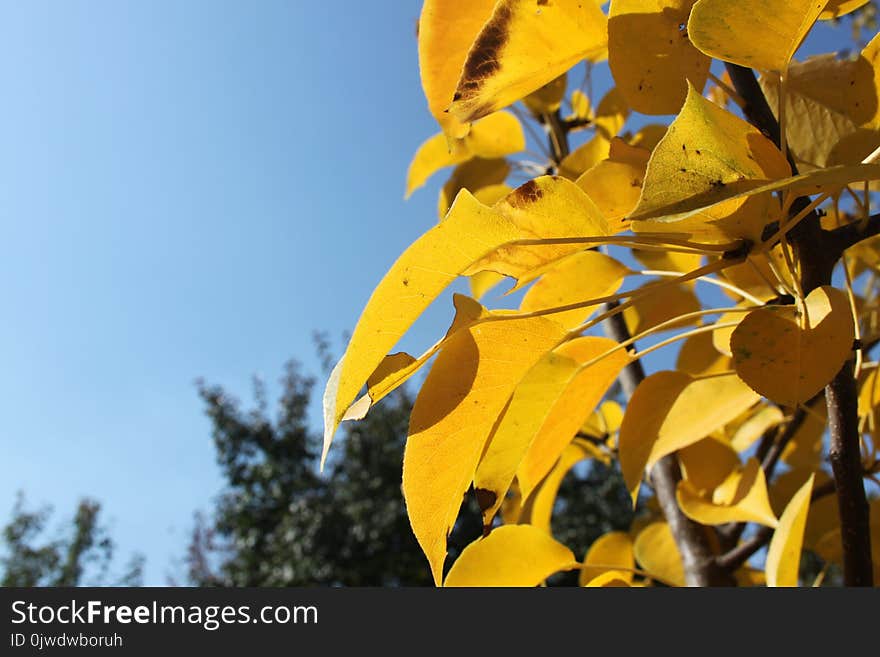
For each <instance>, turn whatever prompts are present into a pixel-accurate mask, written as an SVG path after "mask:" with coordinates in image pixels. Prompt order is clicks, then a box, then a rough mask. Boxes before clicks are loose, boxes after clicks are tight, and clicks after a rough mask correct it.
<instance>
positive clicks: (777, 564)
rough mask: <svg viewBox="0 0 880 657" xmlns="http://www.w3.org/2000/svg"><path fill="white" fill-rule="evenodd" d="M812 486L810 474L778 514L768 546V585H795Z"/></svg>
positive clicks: (766, 570)
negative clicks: (779, 515)
mask: <svg viewBox="0 0 880 657" xmlns="http://www.w3.org/2000/svg"><path fill="white" fill-rule="evenodd" d="M812 490H813V477H812V476H811V477H810V478H809V479H808V480H807V483H805V484H804V485H803V486H802V487H801V488H800V490H798V492H797V493H795V494H794V496H793V497H792V498H791V501H790V502H789V503H788V506H786V507H785V511H783V513H782V516H781V517H780V518H779V526H778V527H777V528H776V531H775V532H773V539H772V540H771V541H770V547H769V548H768V549H767V563H766V565H765V567H764V572H766V574H767V586H774V587H775V586H797V584H798V571H799V568H800V563H801V549H802V546H803V540H804V529H805V527H806V524H807V512H808V511H809V509H810V493H811V492H812Z"/></svg>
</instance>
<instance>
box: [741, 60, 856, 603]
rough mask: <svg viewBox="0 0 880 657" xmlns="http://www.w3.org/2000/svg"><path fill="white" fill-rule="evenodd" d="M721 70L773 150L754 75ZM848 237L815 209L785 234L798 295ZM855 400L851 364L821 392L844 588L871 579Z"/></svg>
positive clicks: (774, 132) (824, 281) (827, 267)
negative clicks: (828, 226)
mask: <svg viewBox="0 0 880 657" xmlns="http://www.w3.org/2000/svg"><path fill="white" fill-rule="evenodd" d="M727 70H728V72H729V74H730V78H731V81H732V82H733V85H734V88H735V89H736V92H737V93H738V94H739V95H740V96H742V97H743V99H745V101H746V107H745V110H744V113H745V115H746V117H747V118H748V119H749V120H750V121H751V122H752V123H753V124H754V125H755V126H756V127H757V128H758V129H759V130H761V131H762V132H763V133H764V134H766V135H767V136H769V137H770V138H771V139H773V140H774V141H775V142H776V144H777V146H778V145H779V124H778V123H777V121H776V118H775V116H773V112H772V110H771V109H770V106H769V104H768V103H767V98H766V97H765V96H764V93H763V91H762V90H761V86H760V85H759V84H758V81H757V79H756V78H755V74H754V72H753V71H752V70H751V69H748V68H743V67H741V66H736V65H733V64H728V65H727ZM789 161H790V163H791V165H792V173H797V166H796V165H795V163H794V161H793V160H792V159H791V158H790V159H789ZM809 202H810V201H809V198H808V197H799V198H797V199H795V201H794V203H793V204H792V212H795V213H796V212H800V211H801V210H803V209H804V208H805V207H806V206H807V205H808V204H809ZM848 235H849V232H848V231H847V232H845V233H839V234H838V236H839V240H838V242H835V241H834V240H833V239H829V238H831V236H832V232H831V231H826V230H823V229H822V226H821V223H820V221H819V215H818V214H817V213H816V212H815V211H813V212H811V213H809V214H808V215H807V216H806V217H805V218H804V220H803V221H801V223H799V224H798V225H797V226H795V228H794V229H792V230H791V232H789V240H790V241H791V244H792V246H793V247H794V251H795V253H796V255H797V259H798V262H799V264H800V272H801V288H802V289H803V292H804V294H809V293H810V292H812V291H813V290H814V289H816V288H817V287H819V286H822V285H830V284H831V274H832V271H833V270H834V265H835V264H836V263H837V261H838V260H839V259H840V256H841V254H842V253H843V248H842V245H843V244H845V243H846V242H847V241H848V239H855V238H854V237H847V236H848ZM861 239H864V238H863V237H862V238H861ZM847 373H848V375H847ZM856 396H857V391H856V382H855V379H854V377H853V376H852V365H851V364H849V363H848V364H846V365H844V367H843V369H842V370H841V371H840V372H839V373H838V374H837V376H835V378H834V379H833V380H832V381H831V383H829V384H828V386H826V388H825V402H826V405H827V408H828V422H829V425H830V426H831V427H833V429H832V439H831V442H832V449H833V450H835V454H836V456H835V460H837V466H835V464H834V460H832V471H833V474H834V481H835V486H836V488H837V490H838V500H839V505H840V508H841V516H840V522H841V534H842V536H843V537H844V538H843V560H844V583H845V584H846V585H847V586H862V585H864V584H865V583H866V582H867V583H868V584H870V583H871V582H872V581H873V569H872V568H871V552H870V540H871V537H870V532H869V531H868V528H869V517H868V504H867V499H866V497H865V486H864V482H863V481H862V477H861V466H860V465H859V467H857V468H853V467H852V461H853V459H854V458H855V459H859V450H860V445H859V438H860V433H859V430H858V413H857V408H856V405H855V403H854V402H852V400H855V399H856ZM851 402H852V403H851ZM844 509H846V513H844V511H843V510H844ZM857 535H858V537H857ZM866 546H867V551H866V549H865V548H866Z"/></svg>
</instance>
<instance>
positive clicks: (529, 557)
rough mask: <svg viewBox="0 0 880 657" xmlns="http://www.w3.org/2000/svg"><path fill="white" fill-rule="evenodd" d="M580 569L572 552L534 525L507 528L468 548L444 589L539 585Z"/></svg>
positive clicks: (508, 526)
mask: <svg viewBox="0 0 880 657" xmlns="http://www.w3.org/2000/svg"><path fill="white" fill-rule="evenodd" d="M576 566H577V563H576V561H575V558H574V554H572V552H571V550H569V549H568V548H567V547H565V546H564V545H562V543H559V542H557V541H555V540H553V538H552V537H551V536H549V535H547V534H546V533H545V532H542V531H541V530H540V529H536V528H535V527H532V526H531V525H505V526H504V527H498V528H497V529H495V530H493V531H492V533H490V534H489V535H488V536H486V537H485V538H481V539H479V540H477V541H474V542H473V543H471V544H470V545H468V546H467V547H466V548H465V549H464V550H463V551H462V553H461V555H460V556H459V557H458V559H456V560H455V563H454V564H452V568H451V569H450V570H449V574H448V575H447V576H446V582H445V583H444V586H505V587H507V586H537V585H538V584H540V583H541V582H543V581H544V580H545V579H547V578H548V577H550V575H552V574H553V573H556V572H559V571H560V570H570V569H571V568H574V567H576Z"/></svg>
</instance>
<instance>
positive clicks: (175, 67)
mask: <svg viewBox="0 0 880 657" xmlns="http://www.w3.org/2000/svg"><path fill="white" fill-rule="evenodd" d="M420 6H421V2H420V0H379V1H375V2H370V3H360V2H344V3H338V2H337V3H330V2H317V3H316V2H308V3H306V2H304V1H300V0H288V1H286V2H282V1H274V0H260V1H259V2H225V1H221V0H185V1H180V0H150V1H149V2H146V1H142V0H140V1H135V0H88V1H81V0H67V1H65V2H54V1H52V2H49V1H45V0H28V1H27V2H12V1H8V0H3V1H0V81H2V104H0V281H2V282H0V300H2V312H0V368H2V369H0V372H2V374H0V436H2V445H3V447H2V457H0V520H2V519H5V518H6V517H8V516H7V514H8V510H9V509H11V507H12V503H13V500H14V495H15V492H16V491H18V490H23V491H25V492H26V494H27V496H28V499H29V501H30V503H31V504H32V505H36V504H42V503H51V504H53V505H55V507H56V512H57V513H58V514H60V516H62V517H69V516H70V514H71V513H72V512H73V509H74V505H75V501H76V500H77V499H78V498H79V497H81V496H93V497H95V498H97V499H98V500H100V501H101V502H102V503H103V505H104V509H105V519H107V520H109V522H110V527H111V530H112V534H113V535H114V537H115V538H116V539H117V541H118V543H119V544H120V555H121V556H123V557H124V556H126V555H128V554H130V553H131V552H133V551H139V552H142V553H143V554H145V555H146V556H147V559H148V562H147V571H146V573H147V577H146V583H148V584H163V583H165V581H166V576H167V575H168V574H179V573H180V570H179V569H176V568H177V567H176V566H175V560H179V559H180V557H181V556H182V555H183V553H184V548H185V545H186V541H187V538H188V536H187V533H188V530H189V528H190V526H191V522H192V514H193V512H194V511H196V510H197V509H206V508H208V507H209V505H210V501H211V499H212V498H213V497H214V496H215V495H216V494H217V492H218V490H219V487H220V485H221V483H222V482H221V480H220V477H219V473H218V470H217V468H216V466H215V464H214V451H213V445H212V442H211V439H210V425H209V423H208V421H207V419H206V418H205V417H204V415H203V408H202V405H201V403H200V400H199V399H198V397H197V395H196V391H195V387H194V380H195V379H196V378H197V377H204V378H205V379H206V380H207V381H208V382H210V383H219V384H222V385H224V386H226V387H227V389H228V390H230V391H231V392H233V393H235V394H237V395H239V396H241V397H243V398H244V399H245V400H249V399H250V379H251V377H252V375H254V374H259V375H261V376H262V377H264V378H265V379H266V380H267V381H268V382H270V383H271V382H274V381H275V380H276V379H277V378H278V377H279V376H280V374H281V367H282V364H283V363H284V361H285V360H287V359H288V358H291V357H296V358H298V359H300V360H301V361H303V363H304V364H305V367H306V369H307V370H308V371H310V372H312V373H315V374H318V373H319V366H318V362H317V359H316V357H315V355H314V349H313V347H312V341H311V333H312V331H313V330H316V329H318V330H326V331H328V332H329V333H330V335H331V336H333V337H336V338H338V336H340V335H341V334H342V333H343V332H344V331H345V330H347V329H351V328H352V327H353V325H354V322H355V321H356V319H357V315H358V313H359V311H360V309H361V308H362V307H363V304H364V302H365V301H366V299H367V298H368V296H369V294H370V292H371V290H372V288H373V286H374V285H375V284H376V282H377V281H378V280H379V279H380V277H381V276H382V274H383V273H384V272H385V270H386V269H387V267H388V266H389V265H390V263H391V262H393V260H394V259H395V258H396V257H397V255H398V254H399V253H400V252H401V251H402V250H403V249H404V248H405V247H406V245H408V244H409V243H410V242H411V241H413V240H414V239H415V238H416V237H417V236H418V235H419V234H421V233H422V232H424V231H425V230H426V229H427V228H428V227H430V226H431V225H432V224H433V223H434V222H435V221H436V189H437V181H436V180H435V181H434V182H433V183H432V184H431V185H429V186H428V188H427V189H425V190H421V191H420V192H418V193H416V194H415V195H414V196H413V198H412V199H411V200H410V201H408V202H406V203H405V202H404V201H403V189H404V177H405V172H406V167H407V165H408V163H409V160H410V157H411V155H412V153H413V151H414V150H415V148H416V147H417V146H418V144H419V143H420V142H421V141H422V140H424V139H425V138H426V137H428V136H429V135H430V134H432V133H433V132H435V131H436V127H435V124H434V123H433V120H432V119H431V118H430V116H429V114H428V113H427V110H426V108H425V103H424V100H423V97H422V94H421V87H420V85H419V78H418V64H417V58H416V40H415V28H416V19H417V16H418V13H419V9H420ZM840 37H842V38H846V35H845V34H843V35H840ZM450 316H451V315H450V312H449V306H448V304H445V305H443V306H442V307H441V308H439V309H432V310H431V311H429V313H428V317H427V318H426V319H425V320H424V321H422V322H420V324H419V325H418V326H417V329H416V330H415V332H414V335H413V337H412V338H410V339H409V340H411V344H413V345H419V346H421V345H427V344H428V343H429V342H431V341H432V339H433V337H434V336H435V335H436V334H437V333H438V331H441V330H443V328H441V327H444V328H445V324H446V323H448V319H449V317H450ZM435 319H436V321H434V320H435ZM426 327H427V328H426ZM338 344H339V343H338V340H337V342H336V345H337V346H338ZM405 346H406V345H405ZM413 348H418V347H417V346H414V347H413ZM271 390H272V389H271V388H270V391H271ZM314 417H315V418H316V420H317V412H315V414H314ZM58 519H59V517H58V516H56V520H58Z"/></svg>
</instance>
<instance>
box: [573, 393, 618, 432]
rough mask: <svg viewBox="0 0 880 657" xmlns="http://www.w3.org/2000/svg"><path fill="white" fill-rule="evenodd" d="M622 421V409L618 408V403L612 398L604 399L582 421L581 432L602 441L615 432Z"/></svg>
mask: <svg viewBox="0 0 880 657" xmlns="http://www.w3.org/2000/svg"><path fill="white" fill-rule="evenodd" d="M622 421H623V409H622V408H620V404H618V403H617V402H616V401H612V400H609V401H604V402H602V404H601V405H600V406H599V408H597V409H596V410H595V411H593V412H592V413H591V414H590V417H589V418H588V419H587V421H586V422H584V426H582V427H581V433H585V434H587V435H588V436H592V437H593V438H598V439H600V440H603V441H604V440H606V439H607V438H608V437H610V436H612V435H613V434H615V433H617V431H618V429H620V423H621V422H622Z"/></svg>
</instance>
